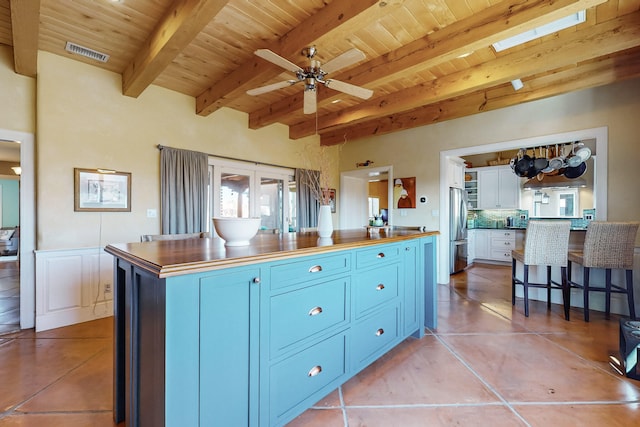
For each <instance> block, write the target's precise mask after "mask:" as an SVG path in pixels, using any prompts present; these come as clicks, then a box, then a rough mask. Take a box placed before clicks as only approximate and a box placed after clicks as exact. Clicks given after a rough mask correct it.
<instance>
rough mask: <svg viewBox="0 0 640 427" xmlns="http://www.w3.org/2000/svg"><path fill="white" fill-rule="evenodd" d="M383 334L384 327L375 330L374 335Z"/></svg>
mask: <svg viewBox="0 0 640 427" xmlns="http://www.w3.org/2000/svg"><path fill="white" fill-rule="evenodd" d="M382 334H384V329H382V328H380V329H378V330H377V331H376V336H377V337H379V336H380V335H382Z"/></svg>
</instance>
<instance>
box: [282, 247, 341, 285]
mask: <svg viewBox="0 0 640 427" xmlns="http://www.w3.org/2000/svg"><path fill="white" fill-rule="evenodd" d="M350 270H351V254H349V253H340V254H336V255H328V256H324V257H315V256H314V257H306V258H303V259H302V260H301V261H292V262H287V263H282V264H277V265H273V266H272V267H271V272H270V274H271V289H279V288H284V287H285V286H290V285H292V284H296V283H305V282H308V281H309V280H315V279H322V278H323V277H327V276H330V275H333V274H340V273H345V272H348V271H350Z"/></svg>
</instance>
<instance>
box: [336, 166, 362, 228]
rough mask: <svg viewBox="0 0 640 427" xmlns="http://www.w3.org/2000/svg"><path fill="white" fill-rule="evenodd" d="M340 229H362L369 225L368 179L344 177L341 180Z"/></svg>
mask: <svg viewBox="0 0 640 427" xmlns="http://www.w3.org/2000/svg"><path fill="white" fill-rule="evenodd" d="M340 181H341V182H340V228H341V229H349V228H362V227H363V226H366V225H367V224H368V223H369V217H368V211H367V208H368V204H367V201H368V197H369V181H368V179H367V178H366V177H355V176H348V175H344V174H343V175H342V177H341V179H340Z"/></svg>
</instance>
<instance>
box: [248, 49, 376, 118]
mask: <svg viewBox="0 0 640 427" xmlns="http://www.w3.org/2000/svg"><path fill="white" fill-rule="evenodd" d="M254 53H255V54H256V55H257V56H259V57H260V58H262V59H265V60H267V61H269V62H271V63H273V64H275V65H277V66H279V67H282V68H284V69H285V70H288V71H291V72H292V73H294V74H295V75H296V79H290V80H285V81H282V82H278V83H273V84H270V85H266V86H262V87H258V88H255V89H250V90H248V91H247V94H249V95H261V94H263V93H267V92H271V91H274V90H277V89H282V88H285V87H288V86H292V85H294V84H296V83H300V82H303V83H304V102H303V111H304V114H313V113H315V112H316V109H317V105H316V98H317V92H316V88H317V86H318V85H319V84H321V85H324V86H326V87H328V88H331V89H335V90H337V91H340V92H344V93H346V94H349V95H353V96H357V97H358V98H362V99H369V98H371V95H373V91H372V90H370V89H365V88H363V87H360V86H355V85H352V84H350V83H345V82H341V81H339V80H334V79H326V78H325V77H326V76H327V74H329V73H332V72H336V71H338V70H339V69H341V68H344V67H347V66H349V65H351V64H355V63H356V62H358V61H361V60H363V59H364V58H365V55H364V53H362V52H361V51H359V50H358V49H351V50H348V51H346V52H345V53H343V54H341V55H338V56H337V57H335V58H333V59H332V60H331V61H329V62H327V63H326V64H324V65H323V66H322V67H321V65H320V61H318V60H317V59H314V57H315V55H316V53H317V51H316V48H315V47H308V48H305V49H303V50H302V52H301V54H302V55H304V56H306V57H307V58H308V59H309V65H308V66H307V67H305V68H302V67H299V66H297V65H296V64H294V63H293V62H291V61H289V60H287V59H285V58H283V57H281V56H280V55H278V54H276V53H274V52H272V51H270V50H269V49H258V50H256V51H255V52H254Z"/></svg>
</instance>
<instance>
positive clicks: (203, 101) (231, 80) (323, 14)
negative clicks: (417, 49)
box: [196, 0, 379, 116]
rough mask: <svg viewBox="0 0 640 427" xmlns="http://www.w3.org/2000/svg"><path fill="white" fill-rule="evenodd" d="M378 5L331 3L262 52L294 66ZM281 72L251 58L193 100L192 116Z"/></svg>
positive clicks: (369, 0) (353, 0)
mask: <svg viewBox="0 0 640 427" xmlns="http://www.w3.org/2000/svg"><path fill="white" fill-rule="evenodd" d="M378 1H379V0H350V1H334V2H332V3H330V4H329V5H327V6H325V7H323V8H322V9H320V10H319V11H318V13H316V14H314V15H313V16H310V17H309V18H308V19H306V20H305V21H304V22H302V23H301V24H300V25H298V26H297V27H296V28H293V29H292V30H291V31H289V32H288V33H287V34H285V35H284V36H283V37H282V38H280V39H279V40H276V41H275V42H272V43H270V44H269V45H267V46H265V48H266V49H269V50H271V51H273V52H275V53H277V54H278V55H280V56H282V57H284V58H287V59H289V60H291V61H293V62H294V63H296V62H298V60H299V59H300V51H301V50H302V49H303V48H305V47H307V46H309V45H310V44H313V42H314V41H315V40H317V39H318V38H320V37H321V36H322V35H324V34H326V33H328V32H329V31H332V30H334V29H335V28H337V27H339V26H341V25H345V24H346V23H347V22H349V21H350V20H351V19H353V18H355V17H357V16H358V15H360V14H362V13H363V12H365V11H367V10H370V11H371V10H375V11H376V12H377V10H376V9H377V8H378V6H377V2H378ZM373 16H375V14H374V13H372V17H373ZM282 71H283V70H282V68H280V67H277V66H275V65H273V64H271V63H269V62H267V61H265V60H263V59H260V58H258V57H255V56H254V57H252V58H251V59H250V60H249V61H247V62H246V63H244V64H242V65H240V66H239V67H238V68H236V69H235V71H233V72H231V73H230V74H228V75H227V76H226V77H225V78H223V79H222V80H220V81H219V82H217V83H216V84H215V85H213V86H211V87H210V88H208V89H207V90H205V91H204V92H203V93H202V94H200V95H198V96H197V97H196V114H198V115H201V116H208V115H209V114H211V113H213V112H214V111H216V110H218V109H220V108H222V107H224V106H225V105H227V104H228V103H229V102H231V101H232V100H233V99H234V98H236V97H237V96H241V95H244V92H246V91H247V90H248V89H251V88H253V87H255V86H257V85H259V84H262V83H264V82H265V81H267V80H269V79H271V78H274V77H276V76H277V75H278V74H281V73H282Z"/></svg>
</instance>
